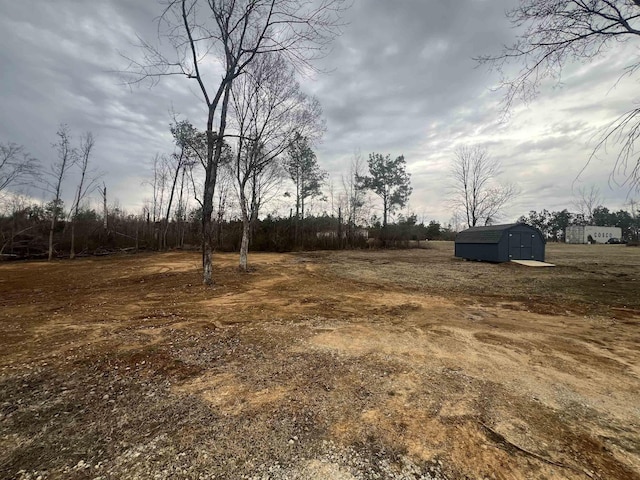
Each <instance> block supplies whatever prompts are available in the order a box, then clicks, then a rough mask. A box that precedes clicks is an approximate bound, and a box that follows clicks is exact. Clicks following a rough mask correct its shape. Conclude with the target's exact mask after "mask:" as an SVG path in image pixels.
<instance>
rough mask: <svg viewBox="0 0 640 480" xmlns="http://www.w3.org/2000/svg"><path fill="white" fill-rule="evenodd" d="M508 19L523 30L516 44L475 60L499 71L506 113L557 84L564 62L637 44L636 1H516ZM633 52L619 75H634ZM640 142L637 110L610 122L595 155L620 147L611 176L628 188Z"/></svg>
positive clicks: (639, 173)
mask: <svg viewBox="0 0 640 480" xmlns="http://www.w3.org/2000/svg"><path fill="white" fill-rule="evenodd" d="M507 17H508V19H509V20H510V22H511V23H512V24H513V25H514V26H516V27H518V28H519V29H520V31H521V34H520V35H519V36H518V38H517V40H516V41H515V43H514V44H512V45H509V46H507V47H505V48H504V49H503V51H502V52H501V53H500V54H498V55H487V56H483V57H480V58H479V59H478V60H479V61H480V62H482V63H487V64H489V65H491V66H492V67H493V68H495V69H496V70H497V71H498V72H500V73H501V75H502V86H503V87H504V89H505V97H504V101H505V107H506V108H507V109H508V108H509V107H510V106H511V105H512V104H513V103H514V101H516V100H524V101H525V102H527V101H530V100H532V99H533V98H535V97H536V96H537V95H538V93H539V87H540V85H541V83H542V82H543V81H545V80H548V79H551V80H559V79H560V76H561V74H562V71H563V69H564V68H565V67H566V66H567V64H569V63H571V62H574V61H578V62H585V61H590V60H592V59H595V58H597V57H601V56H604V55H606V54H607V53H608V52H609V50H610V49H611V48H614V46H615V45H616V44H619V43H621V42H625V41H627V40H634V41H639V40H640V0H520V1H519V5H518V6H517V7H515V8H514V9H512V10H510V11H508V12H507ZM637 52H638V51H637V50H636V55H634V56H632V57H631V58H629V60H628V65H627V66H626V68H625V70H622V71H621V72H620V73H621V75H624V74H628V75H634V74H637V73H638V71H639V70H640V55H638V54H637ZM511 63H518V64H520V65H521V68H520V70H519V71H518V72H517V73H516V74H515V75H512V74H511V71H510V70H508V69H505V68H504V67H506V66H507V65H509V64H511ZM603 93H604V92H603ZM639 140H640V107H636V108H633V109H631V110H629V111H628V112H627V113H625V114H623V115H621V116H620V117H618V118H617V119H616V120H615V121H614V122H612V123H611V125H610V126H609V128H608V129H607V130H605V132H604V134H603V136H602V139H601V141H600V142H599V143H598V145H597V146H596V149H595V151H594V155H595V154H596V153H597V152H598V151H599V150H601V149H603V148H605V147H606V145H607V143H610V142H613V143H617V144H618V145H620V150H619V152H618V155H617V158H616V163H615V165H614V168H613V169H612V177H614V176H616V175H622V176H623V178H624V180H623V183H628V184H629V185H630V187H631V188H638V187H640V155H639V154H638V151H637V148H636V144H637V142H638V141H639ZM591 158H593V155H592V157H591Z"/></svg>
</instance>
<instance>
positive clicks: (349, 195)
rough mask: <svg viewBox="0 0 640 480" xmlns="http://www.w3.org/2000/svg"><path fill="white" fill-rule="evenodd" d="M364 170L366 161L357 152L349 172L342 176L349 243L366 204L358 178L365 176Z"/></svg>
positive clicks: (352, 238)
mask: <svg viewBox="0 0 640 480" xmlns="http://www.w3.org/2000/svg"><path fill="white" fill-rule="evenodd" d="M364 168H365V166H364V159H363V158H362V155H361V154H360V152H356V153H355V154H354V155H353V158H352V159H351V163H350V165H349V171H348V172H347V174H346V175H343V176H342V188H343V191H344V195H345V197H346V212H345V219H346V221H347V238H348V240H349V242H353V240H354V234H355V228H356V225H357V224H358V221H359V220H360V216H361V211H362V208H363V207H364V204H365V190H364V189H362V188H361V186H360V185H359V182H358V178H359V177H362V176H364Z"/></svg>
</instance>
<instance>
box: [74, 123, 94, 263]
mask: <svg viewBox="0 0 640 480" xmlns="http://www.w3.org/2000/svg"><path fill="white" fill-rule="evenodd" d="M94 145H95V139H94V138H93V134H92V133H91V132H87V133H85V134H84V135H83V136H82V138H81V139H80V149H79V151H78V158H77V164H78V166H79V167H80V181H79V183H78V188H77V190H76V195H75V197H74V200H73V204H72V205H71V211H70V215H71V249H70V252H69V258H71V259H72V260H73V259H74V258H75V256H76V251H75V242H76V220H77V219H78V213H79V211H80V204H81V202H82V200H84V198H85V197H86V196H87V194H88V193H90V192H91V191H93V190H94V189H95V188H96V186H97V185H96V182H97V181H98V175H95V172H91V171H90V170H89V160H90V159H91V151H92V150H93V147H94ZM87 175H89V177H87Z"/></svg>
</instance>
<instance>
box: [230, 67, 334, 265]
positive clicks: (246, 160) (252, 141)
mask: <svg viewBox="0 0 640 480" xmlns="http://www.w3.org/2000/svg"><path fill="white" fill-rule="evenodd" d="M232 104H233V113H234V115H233V118H234V119H235V123H236V128H237V131H238V142H237V146H236V154H235V159H234V161H233V162H232V163H231V165H230V166H231V167H232V171H233V177H234V180H235V187H236V190H237V193H238V198H239V201H240V210H241V216H242V226H243V228H242V241H241V244H240V269H241V270H243V271H246V270H247V254H248V251H249V241H250V230H251V223H252V221H255V219H257V209H258V208H259V205H260V203H261V199H260V198H259V194H260V193H262V192H261V190H260V188H259V187H260V186H261V185H264V183H263V182H262V177H263V175H265V176H271V175H272V174H273V173H274V169H272V168H269V167H270V166H271V165H272V164H274V163H275V162H276V160H277V158H278V157H279V156H280V155H281V154H282V153H283V152H284V151H285V150H286V149H287V148H288V147H289V146H290V144H291V143H292V141H293V139H294V138H295V136H296V135H300V134H301V133H302V134H304V135H306V136H309V137H317V136H318V135H319V134H320V132H321V130H322V122H321V110H320V106H319V103H318V101H317V100H316V99H315V98H311V97H308V96H307V95H305V94H304V93H303V92H302V91H301V90H300V85H299V84H298V82H297V81H296V79H295V72H294V71H293V69H292V68H291V67H289V65H287V63H286V62H285V61H284V59H283V58H282V57H280V56H277V55H275V54H267V55H262V56H261V57H260V58H258V59H257V60H256V61H255V62H253V64H252V65H250V66H249V67H248V68H247V74H246V75H244V76H243V77H241V78H238V80H237V81H236V83H235V84H234V86H233V88H232Z"/></svg>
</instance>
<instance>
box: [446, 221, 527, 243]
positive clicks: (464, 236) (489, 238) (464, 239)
mask: <svg viewBox="0 0 640 480" xmlns="http://www.w3.org/2000/svg"><path fill="white" fill-rule="evenodd" d="M517 225H523V224H521V223H507V224H505V225H489V226H486V227H471V228H468V229H467V230H463V231H462V232H460V233H458V234H457V235H456V243H498V242H500V239H501V238H502V234H503V233H504V231H505V230H509V229H510V228H512V227H515V226H517ZM525 226H528V225H525Z"/></svg>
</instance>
